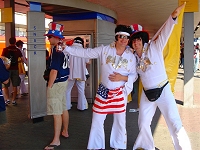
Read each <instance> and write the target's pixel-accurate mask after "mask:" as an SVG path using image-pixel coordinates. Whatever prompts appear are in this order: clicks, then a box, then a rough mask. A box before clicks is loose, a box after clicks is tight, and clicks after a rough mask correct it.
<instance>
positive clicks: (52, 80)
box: [44, 22, 69, 150]
mask: <svg viewBox="0 0 200 150" xmlns="http://www.w3.org/2000/svg"><path fill="white" fill-rule="evenodd" d="M62 32H63V25H61V24H57V23H54V22H51V23H50V24H49V31H48V33H47V34H45V36H47V37H48V40H49V42H50V44H51V45H52V46H53V48H52V50H51V56H50V57H49V65H48V66H49V68H50V69H51V71H50V75H49V81H48V83H47V115H53V118H54V138H53V140H52V142H51V143H50V144H49V145H48V146H46V147H45V148H44V149H45V150H47V149H54V148H55V147H58V146H59V145H60V132H61V127H62V125H63V130H62V133H61V135H62V136H63V137H66V138H67V137H68V136H69V135H68V124H69V114H68V110H67V106H66V95H65V91H66V87H67V79H68V75H69V67H68V66H69V59H68V58H69V57H68V55H64V54H63V53H60V52H57V51H56V46H57V45H58V43H59V42H60V40H62V39H64V37H63V36H62Z"/></svg>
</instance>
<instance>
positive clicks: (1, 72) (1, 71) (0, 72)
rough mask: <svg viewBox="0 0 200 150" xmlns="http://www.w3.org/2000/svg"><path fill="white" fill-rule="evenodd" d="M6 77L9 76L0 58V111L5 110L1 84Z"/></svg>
mask: <svg viewBox="0 0 200 150" xmlns="http://www.w3.org/2000/svg"><path fill="white" fill-rule="evenodd" d="M8 78H9V72H8V70H7V69H6V67H5V65H4V63H3V60H2V59H0V112H1V111H4V110H6V108H5V102H4V98H3V93H2V85H1V84H2V83H3V82H4V81H6V80H7V79H8Z"/></svg>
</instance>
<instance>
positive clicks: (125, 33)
mask: <svg viewBox="0 0 200 150" xmlns="http://www.w3.org/2000/svg"><path fill="white" fill-rule="evenodd" d="M119 34H123V35H127V36H130V34H129V33H127V32H117V33H115V35H119Z"/></svg>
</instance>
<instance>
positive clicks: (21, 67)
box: [18, 57, 26, 74]
mask: <svg viewBox="0 0 200 150" xmlns="http://www.w3.org/2000/svg"><path fill="white" fill-rule="evenodd" d="M18 69H19V74H26V71H25V68H24V63H23V62H22V59H21V58H20V57H19V58H18Z"/></svg>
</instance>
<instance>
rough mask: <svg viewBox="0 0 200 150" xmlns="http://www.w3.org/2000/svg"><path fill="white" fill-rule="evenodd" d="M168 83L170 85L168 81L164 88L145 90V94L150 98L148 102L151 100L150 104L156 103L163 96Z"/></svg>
mask: <svg viewBox="0 0 200 150" xmlns="http://www.w3.org/2000/svg"><path fill="white" fill-rule="evenodd" d="M168 83H169V81H167V82H166V83H165V85H163V86H162V87H160V88H155V89H150V90H144V88H143V90H144V93H145V95H146V97H147V98H148V100H149V101H150V102H154V101H156V100H157V99H158V98H159V97H160V95H161V93H162V91H163V89H164V87H165V86H166V85H167V84H168Z"/></svg>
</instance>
